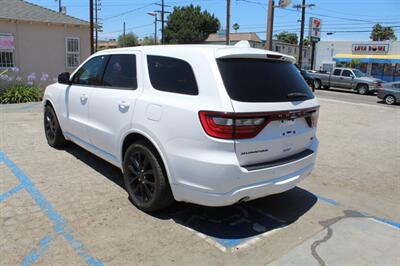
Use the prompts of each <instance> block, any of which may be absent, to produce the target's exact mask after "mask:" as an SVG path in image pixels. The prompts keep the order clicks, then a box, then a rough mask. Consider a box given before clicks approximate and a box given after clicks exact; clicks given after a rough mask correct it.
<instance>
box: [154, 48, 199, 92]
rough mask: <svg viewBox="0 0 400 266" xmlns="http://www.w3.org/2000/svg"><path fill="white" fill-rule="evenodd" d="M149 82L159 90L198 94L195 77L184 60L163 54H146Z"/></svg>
mask: <svg viewBox="0 0 400 266" xmlns="http://www.w3.org/2000/svg"><path fill="white" fill-rule="evenodd" d="M147 64H148V69H149V75H150V82H151V85H152V86H153V88H155V89H156V90H160V91H166V92H173V93H181V94H188V95H198V94H199V90H198V88H197V83H196V78H195V77H194V73H193V70H192V67H191V66H190V65H189V63H187V62H186V61H183V60H181V59H177V58H171V57H164V56H153V55H149V56H147Z"/></svg>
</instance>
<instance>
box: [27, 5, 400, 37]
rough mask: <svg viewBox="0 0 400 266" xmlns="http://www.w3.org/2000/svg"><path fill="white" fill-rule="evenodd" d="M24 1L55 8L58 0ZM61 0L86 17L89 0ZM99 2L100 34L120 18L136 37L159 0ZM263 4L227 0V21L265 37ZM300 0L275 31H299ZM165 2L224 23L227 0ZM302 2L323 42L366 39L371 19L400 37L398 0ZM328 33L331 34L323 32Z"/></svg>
mask: <svg viewBox="0 0 400 266" xmlns="http://www.w3.org/2000/svg"><path fill="white" fill-rule="evenodd" d="M28 1H29V2H31V3H34V4H38V5H41V6H44V7H47V8H50V9H54V10H58V0H28ZM61 1H62V5H63V6H66V8H67V14H68V15H71V16H74V17H77V18H81V19H84V20H89V0H61ZM94 1H95V0H94ZM98 1H99V2H100V4H101V10H100V11H98V17H99V18H100V19H101V20H102V22H103V32H102V33H100V34H99V38H100V39H109V38H116V37H118V35H120V34H121V33H122V29H123V22H125V23H126V31H127V32H134V33H135V34H137V35H138V36H139V37H140V38H143V37H145V36H153V35H154V17H151V16H150V15H148V12H153V11H155V10H160V9H161V7H160V6H159V5H157V3H161V0H98ZM275 2H278V0H275ZM267 3H268V0H231V25H233V24H234V23H238V24H239V25H240V28H239V30H238V31H237V32H256V33H257V34H258V35H259V36H260V38H261V39H263V40H265V35H266V33H265V31H266V30H265V28H266V20H267ZM300 3H301V0H292V1H291V4H290V6H288V7H287V8H284V9H282V8H275V19H274V34H276V33H279V32H281V31H289V32H295V33H297V34H298V35H300V22H299V20H300V18H301V10H296V9H295V8H293V7H292V6H293V5H294V4H300ZM165 4H166V5H168V6H169V7H166V11H172V10H173V7H174V6H186V5H190V4H193V5H200V6H201V8H202V9H204V10H207V11H208V12H210V13H212V14H214V15H215V16H216V17H217V18H218V19H219V20H220V22H221V26H222V27H225V25H226V0H165ZM306 4H314V5H315V6H314V7H312V8H307V9H306V20H305V21H306V23H305V32H304V34H305V36H307V35H308V21H309V18H310V17H317V18H319V19H321V40H322V41H332V40H350V41H351V40H353V41H368V40H370V39H369V35H370V30H371V28H372V26H373V25H374V24H375V23H381V24H382V25H384V26H392V27H393V29H394V30H395V33H396V35H397V38H398V39H400V16H399V11H400V0H306ZM158 28H160V24H159V25H158ZM231 30H232V29H231ZM232 32H234V30H232ZM327 32H330V33H333V34H330V35H327ZM158 36H160V33H158Z"/></svg>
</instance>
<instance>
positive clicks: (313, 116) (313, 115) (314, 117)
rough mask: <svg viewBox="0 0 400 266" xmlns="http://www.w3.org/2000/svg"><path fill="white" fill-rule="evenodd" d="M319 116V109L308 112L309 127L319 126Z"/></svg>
mask: <svg viewBox="0 0 400 266" xmlns="http://www.w3.org/2000/svg"><path fill="white" fill-rule="evenodd" d="M318 116H319V112H318V110H314V111H312V112H309V113H308V115H307V116H306V121H307V124H308V126H309V127H317V123H318Z"/></svg>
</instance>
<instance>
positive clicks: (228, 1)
mask: <svg viewBox="0 0 400 266" xmlns="http://www.w3.org/2000/svg"><path fill="white" fill-rule="evenodd" d="M230 22H231V0H226V38H225V39H226V45H229V44H230V35H229V31H230V27H231V26H230Z"/></svg>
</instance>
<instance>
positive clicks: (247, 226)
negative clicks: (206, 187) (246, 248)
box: [175, 204, 286, 248]
mask: <svg viewBox="0 0 400 266" xmlns="http://www.w3.org/2000/svg"><path fill="white" fill-rule="evenodd" d="M175 220H176V221H177V222H178V223H180V224H182V225H184V226H186V227H188V228H191V229H193V230H195V231H197V232H199V233H202V234H204V235H207V236H210V237H211V238H212V239H214V240H215V241H216V242H217V243H219V244H220V245H222V246H224V247H226V248H232V247H235V246H237V245H240V244H242V243H244V242H246V241H248V240H250V239H253V238H254V237H256V236H258V235H261V234H263V233H265V232H268V231H271V230H274V229H277V228H280V227H282V226H285V225H286V223H284V222H282V221H280V220H279V219H278V218H276V219H275V218H273V217H271V216H266V215H263V214H262V213H261V212H258V211H257V210H256V209H254V208H250V207H248V206H246V205H245V204H241V205H233V206H229V207H224V208H207V207H198V206H197V207H195V208H186V210H185V211H182V212H178V213H177V215H176V216H175Z"/></svg>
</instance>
